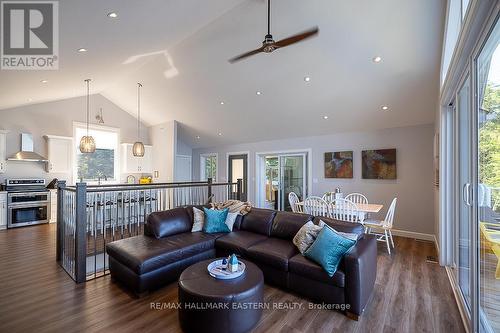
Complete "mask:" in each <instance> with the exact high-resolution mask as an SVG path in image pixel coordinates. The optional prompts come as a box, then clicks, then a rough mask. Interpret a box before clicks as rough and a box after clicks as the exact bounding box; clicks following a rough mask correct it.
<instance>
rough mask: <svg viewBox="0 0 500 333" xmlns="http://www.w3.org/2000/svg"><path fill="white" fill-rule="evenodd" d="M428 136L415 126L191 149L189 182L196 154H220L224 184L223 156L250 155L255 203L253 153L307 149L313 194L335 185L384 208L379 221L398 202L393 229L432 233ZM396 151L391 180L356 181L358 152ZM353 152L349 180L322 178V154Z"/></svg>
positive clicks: (430, 131) (430, 129)
mask: <svg viewBox="0 0 500 333" xmlns="http://www.w3.org/2000/svg"><path fill="white" fill-rule="evenodd" d="M433 136H434V125H433V124H429V125H420V126H412V127H402V128H393V129H385V130H380V131H371V132H352V133H338V134H331V135H325V136H315V137H304V138H291V139H286V140H273V141H263V142H255V143H247V144H238V145H231V146H221V147H214V148H204V149H194V150H193V179H199V177H200V170H199V168H200V154H201V153H211V152H216V153H218V154H219V165H218V177H219V179H220V180H221V181H225V180H226V168H227V160H226V153H227V152H235V151H249V152H250V155H249V170H248V171H249V187H250V188H251V190H250V198H249V199H250V200H251V201H253V202H255V192H256V191H255V177H256V172H255V168H256V160H255V159H256V156H255V154H256V153H257V152H267V151H279V150H294V149H297V150H300V149H311V150H312V166H311V167H312V178H313V184H311V185H312V193H311V194H313V195H322V194H323V193H324V192H327V191H332V190H333V189H335V187H337V186H339V187H340V188H341V189H342V191H343V192H344V193H350V192H362V193H364V194H366V195H367V197H368V199H369V200H370V202H374V203H382V204H384V209H383V211H382V213H381V214H379V216H378V217H384V216H385V213H386V210H387V207H388V205H389V204H390V201H391V200H392V198H393V197H398V207H397V209H396V218H395V226H394V228H396V229H400V230H405V231H412V232H419V233H425V234H434V226H435V224H434V218H435V216H434V187H433ZM382 148H396V149H397V173H398V179H396V180H369V179H361V151H362V150H364V149H382ZM342 150H353V151H354V178H353V179H325V178H324V169H323V163H324V153H325V152H331V151H342Z"/></svg>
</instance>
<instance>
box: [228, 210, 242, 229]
mask: <svg viewBox="0 0 500 333" xmlns="http://www.w3.org/2000/svg"><path fill="white" fill-rule="evenodd" d="M238 215H239V214H238V213H227V217H226V225H227V227H228V228H229V230H230V231H233V226H234V222H236V218H237V217H238Z"/></svg>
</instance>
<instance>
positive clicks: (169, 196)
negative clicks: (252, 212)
mask: <svg viewBox="0 0 500 333" xmlns="http://www.w3.org/2000/svg"><path fill="white" fill-rule="evenodd" d="M241 193H242V180H241V179H238V182H236V183H213V182H212V180H211V179H209V180H208V181H206V182H179V183H162V184H146V185H101V186H89V185H87V184H86V183H77V184H76V186H66V183H65V182H64V181H61V182H59V183H58V194H57V261H58V262H59V264H60V265H61V266H62V267H63V268H64V270H65V271H66V272H67V273H68V274H69V275H70V276H71V277H72V278H73V280H75V281H76V282H77V283H81V282H85V281H87V280H91V279H95V278H97V277H100V276H103V275H106V274H108V258H107V255H106V244H107V243H109V242H112V241H114V240H117V239H123V238H128V237H133V236H137V235H140V234H143V233H144V224H145V222H146V220H147V216H148V215H149V214H151V213H152V212H155V211H162V210H168V209H172V208H175V207H182V206H189V205H203V204H207V203H210V202H221V201H225V200H228V199H236V200H239V199H241Z"/></svg>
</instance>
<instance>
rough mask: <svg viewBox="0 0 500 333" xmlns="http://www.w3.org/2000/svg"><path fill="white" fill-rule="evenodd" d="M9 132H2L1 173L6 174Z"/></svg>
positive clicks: (0, 131) (0, 148) (0, 146)
mask: <svg viewBox="0 0 500 333" xmlns="http://www.w3.org/2000/svg"><path fill="white" fill-rule="evenodd" d="M6 143H7V131H2V130H0V173H4V172H5V169H6V161H7V144H6Z"/></svg>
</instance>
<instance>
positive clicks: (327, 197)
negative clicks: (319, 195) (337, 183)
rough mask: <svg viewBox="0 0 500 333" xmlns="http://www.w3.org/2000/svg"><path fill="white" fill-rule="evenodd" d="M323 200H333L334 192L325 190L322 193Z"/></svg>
mask: <svg viewBox="0 0 500 333" xmlns="http://www.w3.org/2000/svg"><path fill="white" fill-rule="evenodd" d="M323 200H325V201H326V202H333V200H335V192H326V193H325V194H323Z"/></svg>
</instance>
